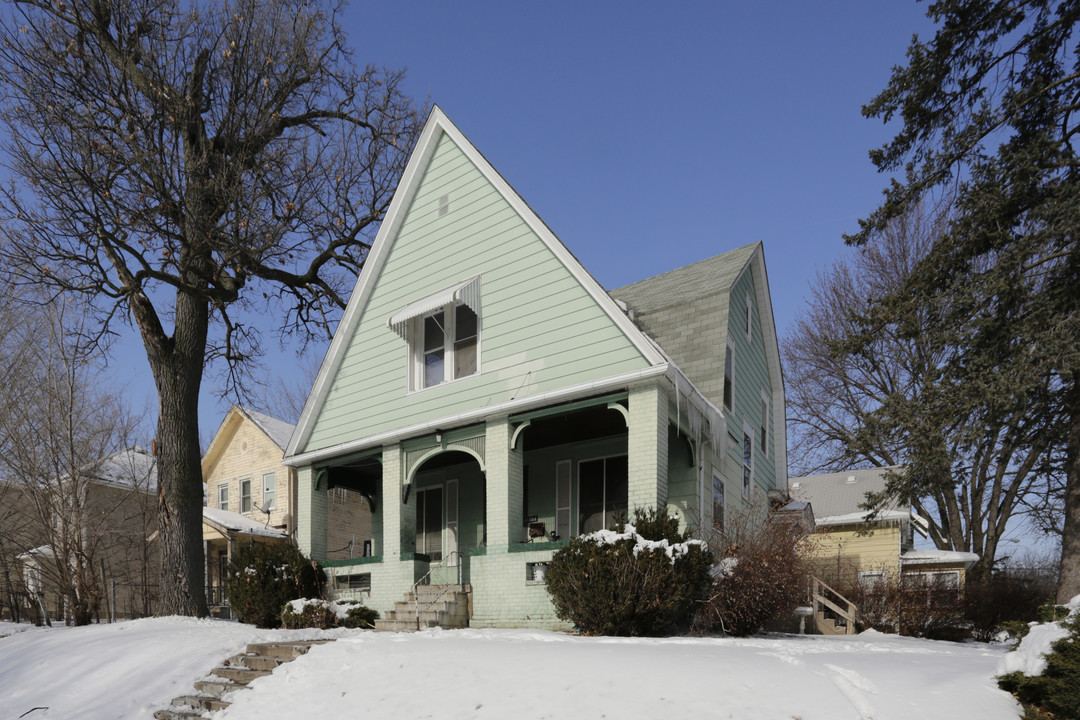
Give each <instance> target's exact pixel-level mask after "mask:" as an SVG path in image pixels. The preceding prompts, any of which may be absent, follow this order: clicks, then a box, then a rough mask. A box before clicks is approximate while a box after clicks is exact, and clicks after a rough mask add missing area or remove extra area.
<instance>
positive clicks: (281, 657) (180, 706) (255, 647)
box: [154, 640, 330, 720]
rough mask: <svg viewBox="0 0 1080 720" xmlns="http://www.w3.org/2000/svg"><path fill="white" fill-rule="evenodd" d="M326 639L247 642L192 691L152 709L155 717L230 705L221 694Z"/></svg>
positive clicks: (195, 714) (183, 717) (182, 716)
mask: <svg viewBox="0 0 1080 720" xmlns="http://www.w3.org/2000/svg"><path fill="white" fill-rule="evenodd" d="M326 642H330V640H296V641H283V642H268V643H251V644H249V645H248V646H247V651H246V652H242V653H240V654H239V655H233V656H232V657H231V658H229V659H228V660H226V661H225V662H223V663H222V664H221V666H220V667H216V668H214V669H213V670H211V671H210V673H211V675H212V676H213V677H212V678H209V679H205V680H199V681H197V682H196V683H195V690H196V692H195V693H193V694H191V695H181V696H179V697H177V698H174V699H173V701H172V705H171V706H169V707H167V708H165V709H162V710H158V711H157V712H155V713H154V717H155V718H157V720H190V718H205V717H206V714H205V713H206V712H207V711H214V710H221V709H222V708H227V707H228V706H229V705H230V702H229V701H228V700H223V699H222V698H223V697H224V696H225V695H227V694H228V693H231V692H235V691H237V690H246V689H247V685H248V683H249V682H251V681H252V680H254V679H255V678H259V677H265V676H266V675H269V674H270V673H272V672H273V671H274V668H276V667H277V666H278V665H282V664H284V663H287V662H290V661H292V660H295V659H296V658H298V657H300V656H301V655H303V654H305V653H306V652H307V651H308V650H310V649H311V646H312V645H320V644H322V643H326Z"/></svg>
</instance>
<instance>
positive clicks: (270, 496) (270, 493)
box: [262, 473, 277, 512]
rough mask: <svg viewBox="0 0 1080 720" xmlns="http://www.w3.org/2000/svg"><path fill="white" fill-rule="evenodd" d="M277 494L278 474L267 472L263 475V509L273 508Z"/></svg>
mask: <svg viewBox="0 0 1080 720" xmlns="http://www.w3.org/2000/svg"><path fill="white" fill-rule="evenodd" d="M276 496H277V476H276V475H275V474H274V473H266V474H265V475H263V496H262V509H263V511H264V512H265V511H267V510H273V509H274V501H275V499H276Z"/></svg>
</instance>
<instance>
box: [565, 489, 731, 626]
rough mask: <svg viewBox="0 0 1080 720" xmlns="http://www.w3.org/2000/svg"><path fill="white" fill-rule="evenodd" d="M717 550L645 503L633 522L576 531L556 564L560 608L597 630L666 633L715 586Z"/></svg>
mask: <svg viewBox="0 0 1080 720" xmlns="http://www.w3.org/2000/svg"><path fill="white" fill-rule="evenodd" d="M711 565H712V556H711V555H710V554H709V552H708V549H707V548H706V547H705V544H704V543H703V542H701V541H699V540H691V539H690V537H689V534H688V533H685V532H679V521H678V519H677V518H671V517H667V515H666V514H664V513H662V512H660V511H657V510H656V509H651V510H640V509H639V510H637V511H635V512H634V517H633V521H632V522H631V523H620V524H619V525H617V526H616V529H615V530H600V531H597V532H594V533H589V534H587V535H582V536H580V537H577V538H574V539H572V540H571V541H570V543H569V544H568V545H567V546H566V547H564V548H562V549H560V550H558V551H557V552H556V553H555V554H554V556H553V557H552V559H551V562H550V563H549V564H548V567H547V571H546V573H545V574H544V582H545V584H546V585H547V590H548V593H549V594H550V595H551V599H552V602H553V603H554V605H555V614H556V615H557V616H558V617H559V618H561V619H563V620H568V621H570V622H572V623H573V624H574V625H575V626H577V627H578V628H579V629H580V630H581V631H582V632H585V633H587V634H590V635H620V636H652V637H657V636H665V635H671V634H674V633H678V632H679V631H680V630H681V629H684V628H686V627H687V626H688V625H689V623H690V621H691V620H692V619H693V617H694V614H695V613H696V612H697V609H698V607H699V603H700V602H701V600H702V599H703V598H704V597H705V594H706V593H707V592H708V589H709V568H710V567H711Z"/></svg>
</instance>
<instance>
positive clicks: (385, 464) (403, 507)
mask: <svg viewBox="0 0 1080 720" xmlns="http://www.w3.org/2000/svg"><path fill="white" fill-rule="evenodd" d="M404 481H405V471H404V457H403V453H402V452H401V445H399V444H394V445H387V446H386V447H384V448H383V460H382V556H383V560H384V561H385V560H391V559H393V560H398V559H400V557H401V554H402V553H411V552H415V551H416V488H410V491H409V499H408V501H407V502H405V503H403V502H402V501H401V492H402V487H403V485H404Z"/></svg>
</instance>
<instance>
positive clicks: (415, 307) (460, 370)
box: [387, 275, 481, 390]
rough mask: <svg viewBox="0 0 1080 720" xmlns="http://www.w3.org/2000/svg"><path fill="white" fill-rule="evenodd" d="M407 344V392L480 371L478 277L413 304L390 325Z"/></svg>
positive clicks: (398, 313)
mask: <svg viewBox="0 0 1080 720" xmlns="http://www.w3.org/2000/svg"><path fill="white" fill-rule="evenodd" d="M387 324H388V325H389V327H390V329H391V330H393V331H394V332H396V333H397V334H398V335H400V336H401V337H402V338H403V339H404V340H405V341H406V342H408V343H409V389H410V390H423V389H424V388H429V387H434V386H436V385H441V384H443V383H445V382H450V381H453V380H459V379H461V378H465V377H469V376H470V375H475V374H476V373H478V372H479V371H480V326H481V320H480V276H479V275H477V276H476V277H473V278H470V279H469V280H465V281H463V282H461V283H458V284H457V285H454V286H451V287H449V288H446V289H445V290H440V291H439V292H437V293H433V294H432V295H429V296H427V297H425V298H422V299H420V300H417V301H415V302H411V303H409V304H408V305H406V306H405V307H404V308H403V309H402V310H401V311H400V312H397V313H395V314H394V315H393V316H392V317H391V318H390V320H389V321H388V323H387Z"/></svg>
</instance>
